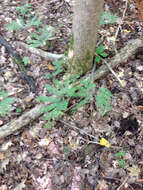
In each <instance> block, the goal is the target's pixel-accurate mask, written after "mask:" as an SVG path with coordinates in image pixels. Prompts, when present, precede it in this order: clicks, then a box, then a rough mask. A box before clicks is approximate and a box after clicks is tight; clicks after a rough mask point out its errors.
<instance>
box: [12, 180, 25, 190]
mask: <svg viewBox="0 0 143 190" xmlns="http://www.w3.org/2000/svg"><path fill="white" fill-rule="evenodd" d="M25 187H26V185H25V180H24V181H23V182H21V183H20V184H18V185H17V186H16V187H15V188H14V189H13V190H22V189H23V188H25Z"/></svg>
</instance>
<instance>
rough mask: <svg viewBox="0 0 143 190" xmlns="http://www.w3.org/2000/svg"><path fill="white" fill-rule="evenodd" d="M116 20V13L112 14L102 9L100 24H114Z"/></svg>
mask: <svg viewBox="0 0 143 190" xmlns="http://www.w3.org/2000/svg"><path fill="white" fill-rule="evenodd" d="M116 20H117V15H116V14H112V13H111V12H110V11H103V13H102V15H101V20H100V25H105V24H114V23H115V22H116Z"/></svg>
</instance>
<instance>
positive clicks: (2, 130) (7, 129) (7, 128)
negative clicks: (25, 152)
mask: <svg viewBox="0 0 143 190" xmlns="http://www.w3.org/2000/svg"><path fill="white" fill-rule="evenodd" d="M142 44H143V41H142V40H141V39H136V40H131V41H130V42H129V43H128V44H127V45H126V46H125V47H124V48H123V49H121V50H120V52H119V53H118V54H117V55H115V56H114V57H113V58H111V59H110V60H108V64H109V65H110V67H111V68H114V67H116V66H118V65H119V64H120V63H122V62H125V61H127V59H128V58H129V57H130V56H131V55H133V54H134V52H135V51H136V49H137V48H139V47H141V46H142ZM34 49H35V48H34ZM59 56H60V55H59ZM62 56H63V55H62ZM108 72H109V69H108V67H107V66H106V65H102V66H101V67H100V68H99V69H97V70H96V71H95V73H94V80H97V79H99V78H101V77H103V76H104V75H105V74H107V73H108ZM86 77H89V75H88V76H86ZM44 106H45V105H44V104H39V105H37V106H36V107H35V108H33V109H31V110H30V111H28V112H26V113H24V114H23V115H22V116H20V117H19V118H18V119H14V120H13V121H11V122H9V123H8V124H6V125H3V126H2V127H0V139H1V138H4V137H6V136H8V135H10V134H12V133H13V132H15V131H17V130H19V129H21V128H22V127H24V126H26V125H27V124H28V123H29V122H31V120H35V119H36V118H38V117H40V116H41V113H40V109H42V108H43V107H44Z"/></svg>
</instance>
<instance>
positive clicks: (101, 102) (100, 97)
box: [95, 88, 112, 116]
mask: <svg viewBox="0 0 143 190" xmlns="http://www.w3.org/2000/svg"><path fill="white" fill-rule="evenodd" d="M111 97H112V94H111V92H110V91H109V90H108V89H107V88H100V89H99V92H98V94H97V96H96V95H95V98H96V101H97V104H98V106H99V109H100V113H101V115H102V116H104V115H105V113H106V112H107V111H110V110H111V105H110V101H111Z"/></svg>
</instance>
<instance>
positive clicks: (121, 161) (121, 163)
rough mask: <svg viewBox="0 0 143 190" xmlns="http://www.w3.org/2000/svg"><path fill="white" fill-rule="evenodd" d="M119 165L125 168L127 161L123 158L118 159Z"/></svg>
mask: <svg viewBox="0 0 143 190" xmlns="http://www.w3.org/2000/svg"><path fill="white" fill-rule="evenodd" d="M118 165H119V166H121V168H123V169H124V168H125V161H124V160H123V159H120V160H118Z"/></svg>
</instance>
